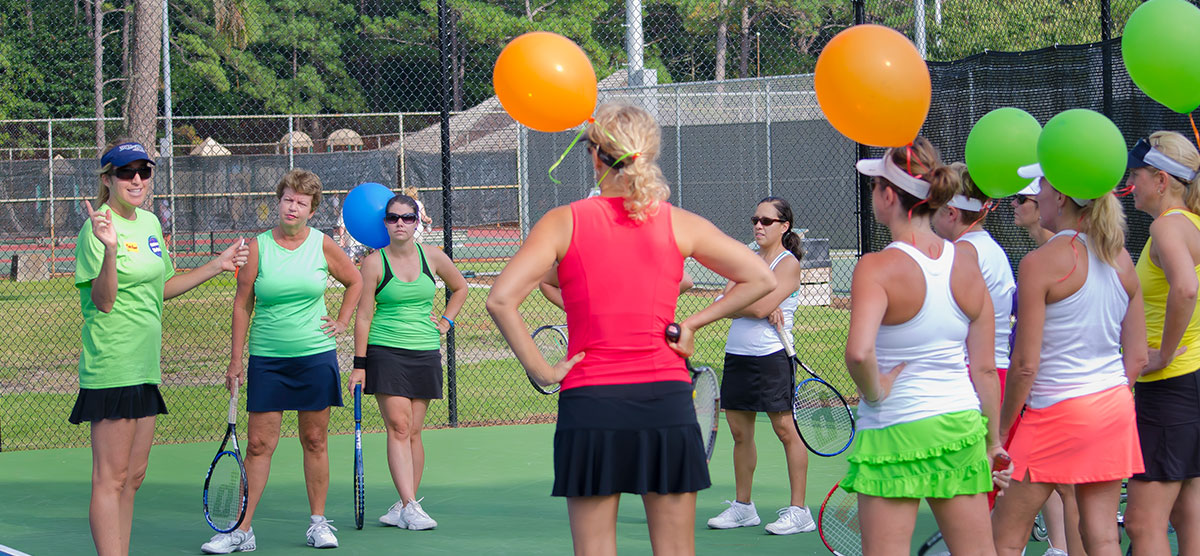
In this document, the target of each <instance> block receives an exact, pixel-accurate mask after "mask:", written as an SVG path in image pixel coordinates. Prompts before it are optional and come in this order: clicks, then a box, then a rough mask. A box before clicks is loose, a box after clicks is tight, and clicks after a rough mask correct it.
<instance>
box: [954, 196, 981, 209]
mask: <svg viewBox="0 0 1200 556" xmlns="http://www.w3.org/2000/svg"><path fill="white" fill-rule="evenodd" d="M946 204H947V205H949V206H952V207H954V208H956V209H958V210H969V211H971V212H979V211H981V210H983V201H980V200H979V199H972V198H970V197H967V196H966V195H955V196H954V197H953V198H952V199H950V202H949V203H946Z"/></svg>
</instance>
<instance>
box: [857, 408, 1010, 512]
mask: <svg viewBox="0 0 1200 556" xmlns="http://www.w3.org/2000/svg"><path fill="white" fill-rule="evenodd" d="M986 423H987V418H986V417H984V416H983V415H981V414H980V413H979V412H978V411H973V410H972V411H958V412H955V413H947V414H945V415H938V416H936V417H928V418H925V419H921V420H919V421H913V422H911V423H901V424H899V425H893V426H890V427H886V428H882V429H866V430H859V431H858V432H857V433H856V434H855V436H854V446H853V447H852V448H851V452H850V456H849V457H848V458H846V459H847V460H848V461H849V462H850V469H849V470H848V471H847V472H846V477H845V478H843V479H842V482H841V486H842V488H843V489H845V490H846V491H847V492H852V493H859V494H866V495H869V496H879V497H881V498H953V497H955V496H958V495H960V494H977V493H981V492H990V491H991V490H992V471H991V466H990V465H988V461H987V425H986Z"/></svg>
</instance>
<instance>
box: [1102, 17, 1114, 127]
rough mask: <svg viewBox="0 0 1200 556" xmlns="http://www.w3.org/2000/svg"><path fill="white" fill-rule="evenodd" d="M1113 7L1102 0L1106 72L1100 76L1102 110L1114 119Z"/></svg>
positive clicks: (1103, 51) (1103, 54) (1103, 49)
mask: <svg viewBox="0 0 1200 556" xmlns="http://www.w3.org/2000/svg"><path fill="white" fill-rule="evenodd" d="M1110 39H1112V6H1111V4H1110V0H1100V41H1101V57H1102V58H1103V64H1104V71H1103V74H1102V75H1101V76H1100V81H1101V86H1102V87H1103V88H1104V90H1103V91H1102V93H1103V95H1102V96H1101V103H1102V104H1101V108H1102V112H1103V113H1104V115H1105V116H1107V117H1109V118H1111V117H1112V110H1113V106H1112V89H1113V86H1112V73H1113V54H1112V44H1111V41H1110Z"/></svg>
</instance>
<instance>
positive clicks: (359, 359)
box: [354, 355, 367, 369]
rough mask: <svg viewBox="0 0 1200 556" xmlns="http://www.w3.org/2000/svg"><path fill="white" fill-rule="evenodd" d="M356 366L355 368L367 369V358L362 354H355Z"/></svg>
mask: <svg viewBox="0 0 1200 556" xmlns="http://www.w3.org/2000/svg"><path fill="white" fill-rule="evenodd" d="M354 368H355V369H366V368H367V358H366V357H364V356H362V355H355V356H354Z"/></svg>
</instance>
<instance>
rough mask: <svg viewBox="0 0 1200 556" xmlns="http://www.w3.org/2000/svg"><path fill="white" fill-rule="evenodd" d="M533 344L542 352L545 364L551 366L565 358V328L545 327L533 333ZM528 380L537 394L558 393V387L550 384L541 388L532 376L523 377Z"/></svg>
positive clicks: (557, 326)
mask: <svg viewBox="0 0 1200 556" xmlns="http://www.w3.org/2000/svg"><path fill="white" fill-rule="evenodd" d="M533 343H534V344H536V345H537V348H538V351H540V352H542V357H544V358H545V359H546V362H547V363H549V364H551V365H553V364H555V363H558V362H559V361H562V360H563V359H566V358H567V327H565V326H559V325H547V326H542V327H540V328H538V329H537V330H534V331H533ZM525 376H526V377H527V378H529V384H532V385H533V389H534V390H537V391H538V392H539V393H542V394H545V395H547V396H549V395H550V394H556V393H558V389H559V385H558V384H551V385H549V386H542V385H540V384H538V383H537V381H536V380H533V377H532V376H529V375H528V374H526V375H525Z"/></svg>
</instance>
